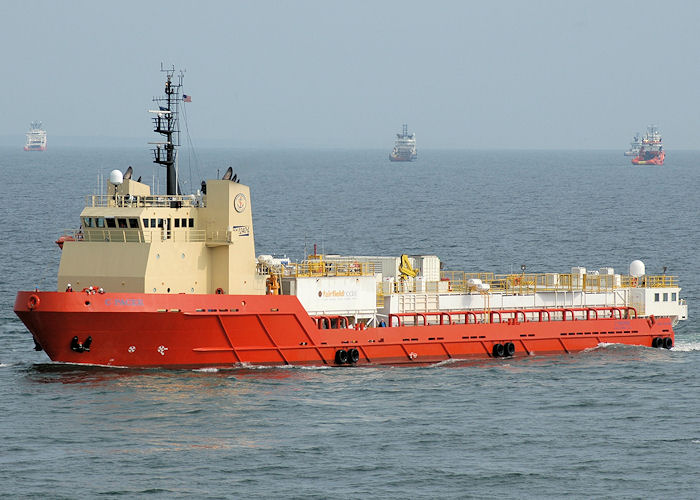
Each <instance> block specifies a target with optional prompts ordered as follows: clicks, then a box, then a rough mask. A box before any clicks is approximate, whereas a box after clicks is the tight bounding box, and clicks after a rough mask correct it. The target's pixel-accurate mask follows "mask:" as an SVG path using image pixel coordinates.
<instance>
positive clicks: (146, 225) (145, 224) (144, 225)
mask: <svg viewBox="0 0 700 500" xmlns="http://www.w3.org/2000/svg"><path fill="white" fill-rule="evenodd" d="M143 227H148V219H143Z"/></svg>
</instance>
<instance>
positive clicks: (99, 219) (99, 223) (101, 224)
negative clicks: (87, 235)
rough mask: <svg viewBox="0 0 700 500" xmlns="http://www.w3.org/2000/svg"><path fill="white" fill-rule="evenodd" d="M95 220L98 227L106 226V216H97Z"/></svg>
mask: <svg viewBox="0 0 700 500" xmlns="http://www.w3.org/2000/svg"><path fill="white" fill-rule="evenodd" d="M95 221H96V222H97V227H105V220H104V218H102V217H97V218H96V219H95Z"/></svg>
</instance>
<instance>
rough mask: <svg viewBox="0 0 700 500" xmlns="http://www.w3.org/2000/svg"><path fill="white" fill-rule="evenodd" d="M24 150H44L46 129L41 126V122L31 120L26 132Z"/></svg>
mask: <svg viewBox="0 0 700 500" xmlns="http://www.w3.org/2000/svg"><path fill="white" fill-rule="evenodd" d="M24 150H25V151H46V130H44V129H42V128H41V122H32V123H31V125H30V126H29V132H27V143H26V144H25V145H24Z"/></svg>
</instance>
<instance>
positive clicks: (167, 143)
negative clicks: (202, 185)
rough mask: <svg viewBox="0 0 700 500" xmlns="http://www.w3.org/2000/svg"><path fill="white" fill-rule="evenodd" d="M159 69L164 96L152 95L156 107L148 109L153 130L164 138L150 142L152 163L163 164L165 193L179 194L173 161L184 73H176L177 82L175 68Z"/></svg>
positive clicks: (178, 140)
mask: <svg viewBox="0 0 700 500" xmlns="http://www.w3.org/2000/svg"><path fill="white" fill-rule="evenodd" d="M160 70H161V71H162V72H163V73H165V75H166V80H165V97H154V98H153V102H154V103H156V105H157V106H158V109H155V110H150V112H151V113H155V115H156V116H155V117H153V126H154V129H153V131H154V132H158V133H159V134H161V135H163V136H164V138H165V140H164V141H162V142H152V143H151V144H155V145H156V147H155V148H154V149H153V156H154V159H153V163H158V164H159V165H163V166H164V167H165V169H166V173H167V194H168V195H178V194H180V185H179V182H178V178H177V169H176V167H175V162H176V158H177V150H176V149H175V148H176V147H178V146H180V129H179V119H178V111H179V109H178V108H179V104H180V99H181V97H180V90H181V89H182V79H183V77H184V74H183V73H182V72H180V74H179V75H177V83H174V82H173V76H174V74H175V68H174V67H172V68H171V69H163V67H162V65H161V68H160Z"/></svg>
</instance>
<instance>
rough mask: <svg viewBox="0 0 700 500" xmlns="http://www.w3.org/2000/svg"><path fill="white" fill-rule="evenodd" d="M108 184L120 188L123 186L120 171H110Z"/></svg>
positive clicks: (122, 177) (122, 176)
mask: <svg viewBox="0 0 700 500" xmlns="http://www.w3.org/2000/svg"><path fill="white" fill-rule="evenodd" d="M109 182H110V184H114V185H115V186H120V185H121V184H123V183H124V175H123V174H122V172H121V170H116V169H115V170H112V171H111V172H110V173H109Z"/></svg>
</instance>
